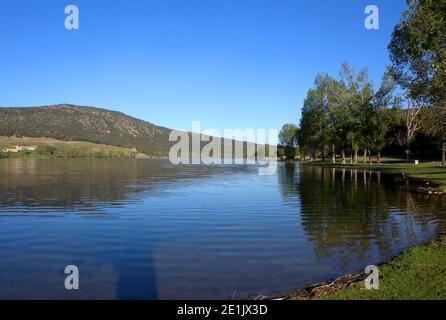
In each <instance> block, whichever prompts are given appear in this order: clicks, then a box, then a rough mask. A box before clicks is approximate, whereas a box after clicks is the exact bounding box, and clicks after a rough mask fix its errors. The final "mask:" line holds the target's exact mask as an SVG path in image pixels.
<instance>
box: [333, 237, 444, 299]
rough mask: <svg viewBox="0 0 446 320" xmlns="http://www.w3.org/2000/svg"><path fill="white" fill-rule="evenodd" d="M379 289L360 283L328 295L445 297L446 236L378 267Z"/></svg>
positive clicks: (371, 297)
mask: <svg viewBox="0 0 446 320" xmlns="http://www.w3.org/2000/svg"><path fill="white" fill-rule="evenodd" d="M379 271H380V282H379V289H377V290H367V289H365V287H364V285H362V283H358V285H356V286H353V287H350V288H347V289H345V290H341V291H340V292H338V293H336V294H334V295H332V296H329V297H328V299H335V300H364V299H366V300H426V299H429V300H433V299H442V300H443V299H446V239H445V238H444V237H443V239H442V240H440V241H436V242H434V243H431V244H429V245H425V246H418V247H414V248H411V249H409V250H407V251H406V252H405V253H403V254H402V255H401V256H400V257H398V258H396V259H395V260H394V261H392V262H391V263H389V264H386V265H384V266H382V267H380V268H379Z"/></svg>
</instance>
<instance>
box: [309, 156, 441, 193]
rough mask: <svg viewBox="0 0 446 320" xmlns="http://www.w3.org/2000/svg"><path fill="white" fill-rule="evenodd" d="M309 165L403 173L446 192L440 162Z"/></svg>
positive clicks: (388, 161)
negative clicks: (436, 185)
mask: <svg viewBox="0 0 446 320" xmlns="http://www.w3.org/2000/svg"><path fill="white" fill-rule="evenodd" d="M306 163H307V164H312V165H318V166H323V167H327V168H349V169H352V168H355V169H359V170H379V171H382V172H388V173H402V172H404V173H405V174H407V175H409V176H410V177H412V178H416V179H421V180H426V181H430V182H433V183H435V184H438V187H439V188H440V189H442V190H446V168H442V167H441V163H438V162H424V163H420V164H419V165H415V164H414V163H413V162H412V163H405V162H399V161H396V160H393V159H384V160H383V162H382V164H380V165H379V164H376V163H375V164H372V165H370V164H364V163H359V164H357V165H351V164H345V165H343V164H341V163H340V162H337V163H336V164H333V163H330V162H322V161H314V162H306Z"/></svg>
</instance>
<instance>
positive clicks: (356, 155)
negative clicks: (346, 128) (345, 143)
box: [354, 147, 358, 164]
mask: <svg viewBox="0 0 446 320" xmlns="http://www.w3.org/2000/svg"><path fill="white" fill-rule="evenodd" d="M354 163H355V164H358V147H355V157H354Z"/></svg>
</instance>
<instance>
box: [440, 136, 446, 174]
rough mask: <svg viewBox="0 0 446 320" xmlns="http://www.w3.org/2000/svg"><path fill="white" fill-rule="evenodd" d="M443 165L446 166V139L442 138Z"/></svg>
mask: <svg viewBox="0 0 446 320" xmlns="http://www.w3.org/2000/svg"><path fill="white" fill-rule="evenodd" d="M441 166H442V167H443V168H445V167H446V140H445V139H444V138H443V139H442V140H441Z"/></svg>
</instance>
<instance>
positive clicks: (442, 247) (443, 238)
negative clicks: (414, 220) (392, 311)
mask: <svg viewBox="0 0 446 320" xmlns="http://www.w3.org/2000/svg"><path fill="white" fill-rule="evenodd" d="M301 163H302V164H303V165H313V166H318V167H323V168H333V169H350V170H353V169H354V170H368V171H380V172H382V173H384V174H389V175H394V176H398V175H400V176H401V178H402V180H405V181H411V182H412V183H414V184H415V186H414V187H416V189H415V190H414V189H412V191H415V192H419V193H424V194H429V195H437V196H444V195H446V189H445V188H444V187H443V185H444V183H445V181H441V180H440V181H438V180H431V179H428V178H425V177H417V176H415V177H414V176H413V175H412V174H410V172H406V171H403V170H400V168H399V167H398V164H397V166H395V165H393V166H392V165H389V164H381V165H378V164H377V165H370V164H357V165H354V164H338V163H336V164H333V163H328V162H303V161H301ZM434 164H435V163H434ZM403 166H408V165H403ZM413 166H415V165H413ZM415 168H416V167H415ZM442 169H443V171H445V172H446V169H445V168H442ZM426 185H427V186H428V187H426ZM434 221H436V220H434ZM437 221H438V220H437ZM444 221H446V216H445V220H444ZM432 222H433V221H432ZM419 251H421V252H424V251H428V252H434V253H436V252H437V251H440V255H441V256H444V257H445V259H444V260H445V261H444V262H443V263H440V267H439V268H438V270H435V269H434V271H433V272H434V273H437V274H438V275H437V277H436V276H435V275H430V278H427V279H426V281H428V280H429V279H433V281H436V279H438V278H439V277H440V276H442V277H443V278H444V283H446V275H445V274H444V272H445V271H446V234H445V233H444V232H442V231H441V230H440V231H439V233H438V234H436V236H435V237H434V238H433V239H431V240H429V241H427V242H425V243H421V244H419V245H416V246H412V247H409V248H407V249H406V250H404V251H402V252H401V253H400V254H399V255H396V256H395V257H393V258H392V259H390V260H389V261H387V262H381V263H378V264H377V266H378V267H379V269H380V270H381V269H384V270H387V272H388V274H392V275H398V276H397V277H391V276H389V277H388V278H389V279H390V280H389V282H391V281H392V280H393V281H395V282H396V283H398V282H399V281H400V277H404V274H402V275H401V271H400V272H398V269H399V268H400V266H399V264H401V263H402V264H405V263H407V264H406V267H407V268H408V269H410V268H411V266H412V267H413V268H412V269H417V268H415V267H414V266H413V263H410V262H411V258H412V256H413V255H416V256H417V255H420V256H422V254H420V253H418V252H419ZM432 260H433V259H432ZM422 261H423V262H424V263H425V264H426V266H428V265H430V264H431V262H432V261H430V260H429V259H425V260H423V259H422ZM436 267H438V266H436ZM415 273H416V272H415ZM367 276H368V274H366V273H365V272H363V271H362V272H357V273H353V274H348V275H344V276H341V277H339V278H336V279H331V280H328V281H323V282H319V283H316V284H313V285H309V286H306V287H303V288H296V289H295V290H294V292H293V293H290V294H285V295H281V296H278V297H275V298H270V300H320V299H340V300H344V299H348V300H362V299H381V297H380V294H378V293H376V294H375V292H377V291H379V290H372V291H369V290H366V289H365V288H364V285H363V283H364V280H365V279H366V278H367ZM417 276H419V275H417ZM382 278H383V275H380V280H382V281H384V280H383V279H382ZM394 279H397V280H394ZM430 286H431V284H430V283H426V285H425V287H429V288H430ZM381 290H382V289H381ZM384 290H386V289H384ZM396 290H397V289H396ZM389 291H390V290H389ZM386 294H387V293H384V294H382V296H383V297H384V298H383V299H387V298H391V299H395V300H406V299H411V297H410V296H404V295H398V294H393V295H392V294H390V295H389V296H387V297H386ZM437 294H438V298H442V297H443V299H444V298H445V297H446V287H445V289H444V290H443V291H439V292H438V293H437ZM421 298H422V299H426V298H432V297H421Z"/></svg>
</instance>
